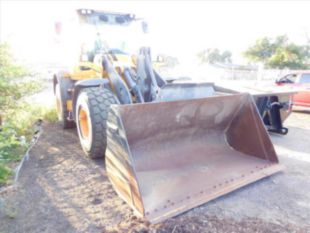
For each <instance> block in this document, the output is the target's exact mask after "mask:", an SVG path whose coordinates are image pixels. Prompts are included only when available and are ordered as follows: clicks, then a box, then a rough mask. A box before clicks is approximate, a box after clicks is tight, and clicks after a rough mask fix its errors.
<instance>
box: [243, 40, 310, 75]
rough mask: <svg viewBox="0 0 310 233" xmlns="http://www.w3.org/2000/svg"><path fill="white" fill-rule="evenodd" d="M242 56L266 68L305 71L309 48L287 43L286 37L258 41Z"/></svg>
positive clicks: (309, 55)
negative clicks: (260, 63)
mask: <svg viewBox="0 0 310 233" xmlns="http://www.w3.org/2000/svg"><path fill="white" fill-rule="evenodd" d="M244 56H245V57H246V58H247V59H248V60H250V61H253V62H262V63H263V64H264V65H265V66H266V67H267V68H279V69H283V68H289V69H307V68H309V67H310V47H309V46H308V45H297V44H294V43H292V42H290V41H289V39H288V37H287V36H286V35H282V36H278V37H276V38H268V37H264V38H261V39H258V40H257V41H256V43H255V44H254V45H252V46H251V47H249V48H248V49H247V50H246V51H245V53H244Z"/></svg>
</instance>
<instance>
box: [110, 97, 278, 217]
mask: <svg viewBox="0 0 310 233" xmlns="http://www.w3.org/2000/svg"><path fill="white" fill-rule="evenodd" d="M107 134H108V135H107V137H108V141H107V143H108V146H107V152H106V169H107V174H108V176H109V179H110V180H111V182H112V185H113V187H114V189H115V190H116V192H117V193H118V194H119V195H120V196H121V197H122V198H123V199H124V200H125V201H126V202H127V203H128V204H129V205H131V207H132V208H133V209H134V210H135V211H136V212H137V213H138V214H139V215H140V216H143V217H145V218H146V219H148V220H149V221H150V222H153V223H156V222H159V221H162V220H165V219H167V218H169V217H172V216H175V215H177V214H179V213H182V212H184V211H186V210H189V209H191V208H193V207H195V206H198V205H201V204H203V203H205V202H207V201H209V200H211V199H214V198H216V197H218V196H221V195H223V194H226V193H229V192H231V191H232V190H235V189H237V188H239V187H242V186H244V185H246V184H249V183H251V182H254V181H256V180H259V179H261V178H263V177H266V176H268V175H270V174H273V173H275V172H277V171H279V170H281V166H280V165H279V164H278V158H277V155H276V153H275V150H274V148H273V145H272V143H271V140H270V138H269V135H268V134H267V132H266V129H265V128H264V125H263V123H262V120H261V118H260V116H259V114H258V112H257V110H256V107H255V104H254V102H253V100H252V97H251V96H250V95H248V94H236V95H227V96H215V97H209V98H203V99H195V100H186V101H173V102H162V103H146V104H133V105H113V106H112V107H111V110H110V113H109V117H108V131H107Z"/></svg>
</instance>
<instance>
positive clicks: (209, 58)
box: [197, 48, 232, 64]
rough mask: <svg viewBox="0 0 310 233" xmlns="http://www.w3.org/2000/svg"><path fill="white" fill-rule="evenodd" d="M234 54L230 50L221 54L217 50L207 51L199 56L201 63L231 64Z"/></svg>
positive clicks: (210, 49)
mask: <svg viewBox="0 0 310 233" xmlns="http://www.w3.org/2000/svg"><path fill="white" fill-rule="evenodd" d="M231 56H232V53H231V52H230V51H228V50H225V51H223V52H221V51H220V50H219V49H217V48H209V49H205V50H203V51H201V52H199V53H198V54H197V57H198V58H199V60H200V61H201V63H209V64H215V63H231Z"/></svg>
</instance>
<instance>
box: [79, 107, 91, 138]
mask: <svg viewBox="0 0 310 233" xmlns="http://www.w3.org/2000/svg"><path fill="white" fill-rule="evenodd" d="M79 126H80V133H81V136H82V138H83V139H86V140H88V139H89V121H88V114H87V111H85V109H83V108H81V109H80V111H79Z"/></svg>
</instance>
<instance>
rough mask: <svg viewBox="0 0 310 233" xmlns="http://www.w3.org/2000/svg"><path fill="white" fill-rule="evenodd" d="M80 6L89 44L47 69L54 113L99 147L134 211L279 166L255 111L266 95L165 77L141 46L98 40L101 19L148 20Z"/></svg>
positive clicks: (176, 206) (85, 144)
mask: <svg viewBox="0 0 310 233" xmlns="http://www.w3.org/2000/svg"><path fill="white" fill-rule="evenodd" d="M77 13H78V16H79V20H80V23H81V25H83V27H84V26H85V27H87V28H92V29H93V31H92V33H93V34H90V35H89V37H90V38H91V37H92V38H93V40H92V41H91V43H90V44H93V45H94V46H93V48H91V46H88V47H89V48H91V49H88V50H87V49H86V50H85V49H84V50H83V51H82V52H81V53H82V55H81V61H80V63H79V64H78V66H76V67H75V68H73V69H72V71H70V72H69V71H62V72H59V73H58V74H55V75H54V92H55V97H56V106H57V112H58V116H59V119H60V120H61V122H62V124H63V127H64V128H70V127H74V126H75V125H76V127H77V132H78V135H79V139H80V142H81V146H82V148H83V150H84V151H85V153H86V154H87V155H89V156H90V157H91V158H100V157H105V165H106V171H107V174H108V176H109V179H110V181H111V183H112V184H113V187H114V189H115V191H116V192H117V193H118V194H119V195H120V197H121V198H123V199H124V200H125V201H126V202H127V203H128V204H129V205H130V206H131V207H132V208H133V209H134V210H135V211H136V213H137V214H138V215H140V216H143V217H145V218H146V219H148V220H149V221H151V222H159V221H162V220H165V219H167V218H169V217H171V216H175V215H177V214H179V213H182V212H184V211H186V210H188V209H191V208H193V207H195V206H198V205H201V204H203V203H205V202H207V201H209V200H211V199H214V198H216V197H218V196H221V195H224V194H226V193H228V192H231V191H232V190H235V189H237V188H239V187H242V186H244V185H247V184H249V183H251V182H254V181H257V180H259V179H261V178H263V177H266V176H268V175H270V174H273V173H275V172H278V171H279V170H281V166H280V165H279V163H278V158H277V155H276V153H275V150H274V147H273V145H272V143H271V140H270V138H269V135H268V133H267V130H266V126H265V125H264V122H263V120H262V117H261V116H264V117H265V116H266V114H270V112H271V111H270V109H269V110H268V109H267V108H266V107H264V106H265V104H266V103H265V102H266V101H267V102H268V101H270V98H269V97H268V96H267V97H266V96H264V98H267V99H266V100H265V99H264V100H261V99H260V97H261V96H256V97H255V96H254V97H253V96H251V95H249V94H244V93H237V92H236V91H231V90H229V89H225V88H221V87H218V86H215V85H213V84H212V83H199V84H197V83H167V82H166V81H165V80H164V79H163V78H162V77H161V76H160V75H159V74H158V73H157V72H156V71H155V70H154V69H153V68H152V64H151V54H150V50H149V49H148V48H147V47H142V48H141V49H140V50H139V53H138V54H137V55H135V56H134V55H132V53H127V52H126V48H125V46H124V43H120V44H121V45H120V46H119V47H111V46H108V45H107V44H108V43H107V41H104V40H105V39H104V38H105V36H107V37H111V34H108V33H104V30H102V28H104V27H115V28H116V29H115V30H114V29H113V30H114V31H113V30H111V31H110V32H111V33H112V32H116V31H117V29H118V28H121V29H124V28H126V27H128V26H130V25H131V24H134V23H139V24H140V25H142V29H145V28H146V25H145V23H144V22H141V20H140V19H137V18H135V16H133V15H129V14H120V13H111V12H102V11H94V10H88V9H83V10H78V11H77ZM88 32H89V31H88ZM121 35H123V36H124V41H126V40H127V38H126V37H125V34H121V33H120V34H119V33H118V34H117V36H116V37H114V38H116V40H117V39H120V36H121ZM94 38H95V39H94ZM98 38H99V40H98ZM114 42H115V41H112V42H111V43H112V44H113V43H114ZM85 58H86V59H85ZM259 99H260V100H259ZM261 101H263V103H261V105H263V107H262V108H261V109H262V111H263V113H262V114H260V112H259V109H260V108H259V106H258V105H257V103H258V102H259V103H260V102H261ZM277 106H278V105H275V104H274V105H273V106H272V107H277ZM275 110H279V108H273V111H275ZM277 113H278V117H279V111H278V112H277ZM278 121H279V119H278ZM280 123H281V120H280ZM271 126H272V124H271ZM281 127H282V126H281Z"/></svg>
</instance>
